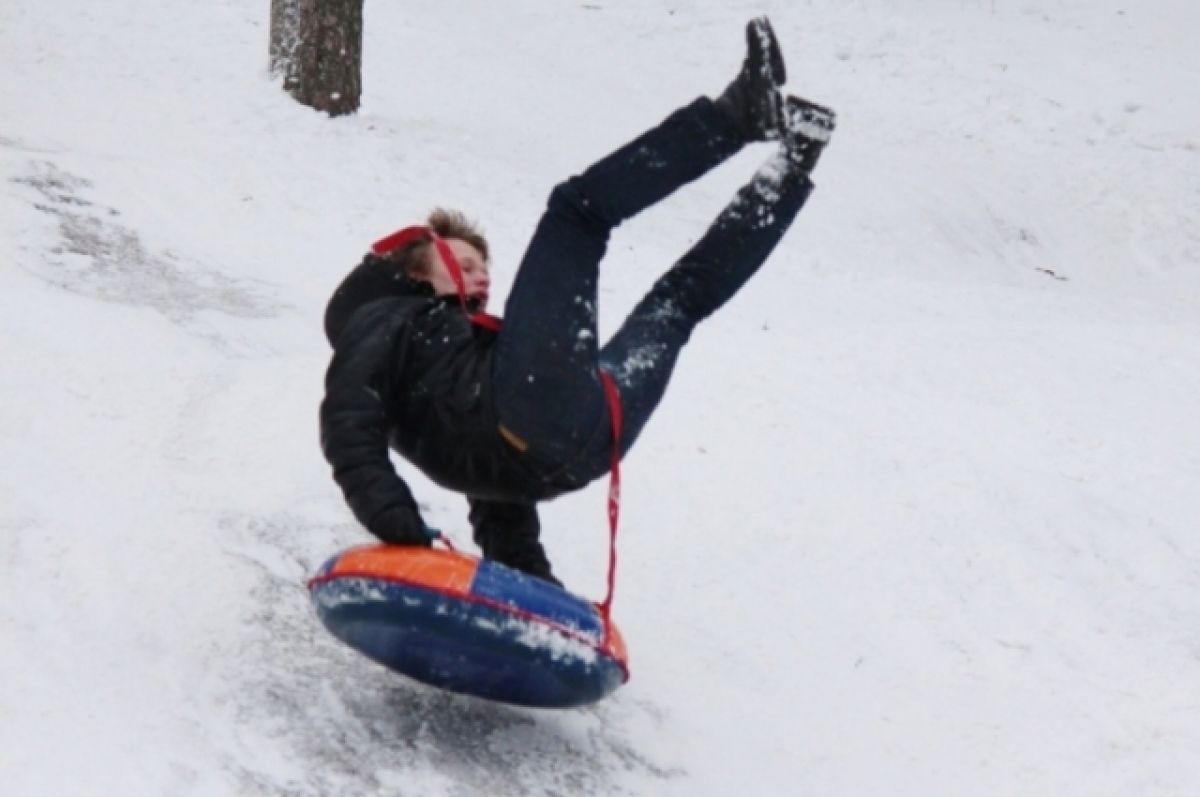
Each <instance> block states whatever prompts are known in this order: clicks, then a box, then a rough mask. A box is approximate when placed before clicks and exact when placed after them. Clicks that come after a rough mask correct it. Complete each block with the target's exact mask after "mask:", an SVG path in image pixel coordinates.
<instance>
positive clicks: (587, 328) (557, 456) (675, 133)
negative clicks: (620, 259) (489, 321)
mask: <svg viewBox="0 0 1200 797" xmlns="http://www.w3.org/2000/svg"><path fill="white" fill-rule="evenodd" d="M743 143H744V138H743V135H742V133H741V132H740V131H739V129H738V128H737V125H736V124H735V123H734V121H733V120H732V119H730V118H729V116H728V115H726V114H725V113H723V112H722V111H720V110H719V109H718V108H717V107H716V105H715V104H714V103H713V102H712V101H711V100H709V99H706V98H701V99H698V100H696V101H695V102H693V103H691V104H690V105H688V106H685V107H684V108H681V109H679V110H678V111H676V112H675V113H673V114H671V115H670V116H668V117H667V118H666V120H665V121H663V123H662V124H660V125H659V126H657V127H655V128H654V129H652V130H650V131H648V132H646V133H644V134H643V135H641V136H640V137H638V138H637V139H635V140H634V141H632V142H631V143H629V144H627V145H625V146H624V147H622V148H620V149H619V150H617V151H616V152H614V153H612V154H611V155H609V156H608V157H606V158H604V159H602V160H600V161H599V162H597V163H596V164H594V165H593V166H591V167H590V168H588V169H587V170H586V171H584V172H583V173H582V174H580V175H578V176H576V177H572V178H571V179H569V180H567V181H566V182H564V183H562V184H560V185H559V186H557V187H556V188H555V189H554V191H553V192H552V193H551V195H550V200H549V203H548V207H547V210H546V213H545V214H544V215H543V216H542V219H541V221H540V222H539V224H538V227H537V230H536V232H535V233H534V235H533V238H532V240H531V242H530V244H529V248H528V250H527V251H526V253H525V256H524V258H523V259H522V261H521V265H520V268H519V270H518V273H517V278H516V281H515V283H514V284H513V288H512V291H511V293H510V295H509V298H508V302H507V304H506V305H505V313H504V315H505V321H504V329H503V330H502V332H501V333H500V339H499V341H498V342H497V346H496V359H495V363H494V370H493V373H494V382H495V386H496V391H495V396H496V405H497V410H498V412H499V415H500V420H501V422H502V423H503V424H504V425H505V427H506V428H507V429H508V430H509V431H511V432H513V433H514V434H515V435H517V436H518V437H520V438H522V439H524V440H525V441H527V442H528V443H529V444H530V445H531V446H534V447H537V448H540V449H541V451H540V452H539V453H540V454H542V455H543V458H546V459H550V460H557V461H560V462H561V461H563V460H564V459H566V458H569V457H571V456H572V455H574V454H575V453H577V452H578V451H579V449H580V446H581V445H582V444H583V443H584V442H586V441H587V440H588V439H590V438H591V437H592V436H593V433H594V432H595V430H596V429H597V427H598V426H599V425H600V424H602V423H603V422H604V417H605V416H604V413H605V410H604V405H603V395H602V393H601V391H600V389H599V381H598V377H597V375H596V363H597V354H598V344H597V341H596V283H597V279H598V271H599V263H600V260H601V258H602V257H603V256H604V252H605V248H606V246H607V243H608V237H609V234H610V232H611V231H612V229H613V228H614V227H616V226H617V225H618V224H620V223H621V222H622V221H624V220H625V219H628V218H630V217H631V216H633V215H635V214H636V213H638V212H639V211H641V210H643V209H645V208H647V207H649V206H650V205H652V204H654V203H655V202H658V201H659V200H661V199H663V198H664V197H666V196H668V195H669V194H671V193H672V192H673V191H675V190H676V189H677V188H679V187H681V186H683V185H685V184H687V183H689V182H691V181H692V180H695V179H696V178H697V177H700V176H701V175H703V174H704V173H705V172H707V171H709V170H710V169H712V168H713V167H714V166H717V165H718V164H720V163H721V162H723V161H725V160H726V159H727V158H729V157H730V156H731V155H733V154H734V153H736V152H737V151H738V150H739V149H741V147H742V146H743ZM539 442H540V443H541V444H539Z"/></svg>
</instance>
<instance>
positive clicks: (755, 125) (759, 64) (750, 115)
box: [716, 17, 787, 141]
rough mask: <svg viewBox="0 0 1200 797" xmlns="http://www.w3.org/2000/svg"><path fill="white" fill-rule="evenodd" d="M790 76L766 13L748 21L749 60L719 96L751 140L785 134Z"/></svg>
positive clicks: (717, 101)
mask: <svg viewBox="0 0 1200 797" xmlns="http://www.w3.org/2000/svg"><path fill="white" fill-rule="evenodd" d="M786 79H787V69H786V68H785V67H784V64H783V52H782V51H780V49H779V42H778V41H776V39H775V32H774V31H773V30H771V23H770V22H769V21H768V20H767V18H766V17H760V18H758V19H752V20H750V22H749V23H748V24H747V25H746V60H745V62H744V63H743V64H742V71H741V72H738V76H737V77H736V78H734V79H733V82H732V83H730V84H729V86H728V87H727V88H726V89H725V91H724V93H722V94H721V96H720V97H718V98H717V99H716V104H717V107H718V108H720V109H721V110H722V111H724V112H725V113H726V114H727V115H728V116H729V117H730V118H731V119H733V121H734V122H736V123H737V126H738V128H739V129H740V130H741V131H742V135H743V136H744V137H745V139H746V140H747V141H774V140H776V139H778V138H781V137H782V136H783V122H784V114H783V95H782V94H780V92H779V87H780V86H782V85H783V84H784V81H785V80H786Z"/></svg>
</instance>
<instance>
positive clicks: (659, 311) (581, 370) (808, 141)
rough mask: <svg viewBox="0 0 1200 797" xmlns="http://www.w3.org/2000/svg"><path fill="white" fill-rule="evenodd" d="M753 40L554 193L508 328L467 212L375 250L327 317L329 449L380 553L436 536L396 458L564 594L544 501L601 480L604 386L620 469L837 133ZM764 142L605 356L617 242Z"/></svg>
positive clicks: (608, 441)
mask: <svg viewBox="0 0 1200 797" xmlns="http://www.w3.org/2000/svg"><path fill="white" fill-rule="evenodd" d="M746 37H747V45H748V48H747V55H746V59H745V62H744V63H743V65H742V69H741V71H740V72H739V73H738V75H737V77H736V78H735V79H734V81H733V82H732V83H731V84H730V85H729V86H728V87H727V88H726V89H725V91H724V92H723V93H722V94H721V95H720V96H719V97H718V98H717V99H716V100H710V99H708V98H705V97H701V98H700V99H698V100H696V101H695V102H693V103H691V104H690V105H687V106H685V107H683V108H681V109H679V110H678V111H676V112H675V113H673V114H671V115H670V116H669V117H667V119H666V120H664V121H663V122H662V123H661V124H660V125H659V126H658V127H655V128H654V129H652V130H650V131H648V132H646V133H644V134H643V135H642V136H640V137H638V138H637V139H635V140H634V141H632V142H631V143H629V144H627V145H625V146H624V147H622V148H620V149H618V150H617V151H616V152H614V153H612V154H611V155H609V156H608V157H606V158H604V159H602V160H600V161H598V162H597V163H595V164H594V165H592V166H591V167H590V168H588V169H587V170H586V171H584V172H583V173H582V174H580V175H578V176H575V177H572V178H570V179H569V180H567V181H566V182H564V183H562V184H560V185H559V186H557V187H556V188H555V189H554V190H553V192H552V193H551V195H550V199H549V202H548V206H547V210H546V212H545V214H544V215H543V217H542V219H541V221H540V222H539V224H538V227H537V230H536V231H535V233H534V235H533V238H532V239H531V241H530V244H529V248H528V250H527V251H526V253H525V255H524V257H523V259H522V261H521V264H520V268H519V269H518V272H517V276H516V281H515V282H514V284H513V289H512V291H511V292H510V295H509V298H508V301H507V304H506V306H505V321H504V325H503V328H499V325H498V324H496V323H489V319H490V321H492V322H495V321H497V320H496V319H491V318H490V317H484V316H481V315H479V312H480V311H482V310H483V309H484V308H485V307H486V304H487V301H488V291H489V281H488V246H487V241H486V240H485V239H484V237H483V236H482V235H481V234H480V233H479V231H478V230H477V229H476V228H475V227H474V226H473V225H472V224H471V223H470V222H468V221H467V220H466V219H465V218H464V217H463V216H462V215H461V214H458V213H455V212H448V211H441V210H439V211H435V212H434V214H433V215H432V216H431V217H430V218H429V221H428V226H426V227H420V228H410V229H409V230H406V231H403V232H402V233H400V234H398V235H397V236H393V237H392V238H391V239H390V240H385V241H383V242H380V244H377V245H376V248H375V253H373V254H369V255H367V257H366V258H365V259H364V261H363V262H362V264H361V265H359V266H358V267H357V268H356V269H354V271H352V272H351V273H350V275H349V276H347V277H346V279H345V280H344V281H343V282H342V284H341V286H340V287H339V288H338V290H337V291H336V292H335V293H334V295H333V297H332V298H331V300H330V302H329V305H328V307H327V309H326V314H325V332H326V335H327V337H328V338H329V341H330V343H331V344H332V345H333V347H334V356H333V361H332V363H331V364H330V367H329V371H328V373H327V376H326V395H325V400H324V402H323V403H322V405H321V442H322V448H323V450H324V453H325V456H326V459H328V461H329V463H330V464H331V465H332V466H333V475H334V479H335V480H336V481H337V483H338V484H339V485H340V486H341V488H342V490H343V492H344V494H345V497H346V500H347V502H348V503H349V505H350V507H351V509H352V510H353V511H354V514H355V516H356V517H357V518H358V520H359V521H360V522H361V523H362V524H363V525H364V526H366V528H367V529H369V530H370V531H371V533H373V534H374V535H375V536H376V537H378V538H379V539H380V540H382V541H384V542H386V543H391V544H396V545H428V544H429V542H430V538H431V533H430V531H429V529H428V528H427V527H426V525H425V522H424V520H423V518H422V517H421V514H420V512H419V510H418V508H417V503H416V501H415V499H414V498H413V495H412V493H411V491H410V490H409V488H408V486H407V485H406V484H405V482H404V481H403V479H401V478H400V476H399V475H398V474H397V473H396V470H395V468H394V467H393V466H392V464H391V462H390V460H389V459H388V448H389V447H390V448H392V449H393V450H395V451H396V452H397V453H399V454H400V455H401V456H402V457H403V458H404V459H406V460H407V461H408V462H410V463H412V464H413V465H415V466H416V467H418V468H419V469H420V470H421V471H422V472H424V473H425V474H426V475H427V476H428V477H429V478H430V479H432V480H433V481H434V482H436V483H438V484H440V485H441V486H443V487H446V488H448V489H450V490H454V491H457V492H461V493H463V494H465V495H466V496H467V499H468V501H469V504H470V515H469V518H470V522H471V525H472V527H473V530H474V538H475V541H476V543H477V544H478V545H479V546H480V548H481V549H482V551H483V555H484V556H485V557H486V558H489V559H494V560H496V561H499V562H500V563H502V564H505V565H508V566H510V567H513V568H515V569H517V570H521V571H524V572H526V573H528V574H530V575H533V576H535V577H538V578H542V579H545V580H547V581H550V582H552V583H555V584H559V582H558V580H557V579H556V578H555V577H554V575H553V573H552V571H551V567H550V563H549V561H547V559H546V555H545V552H544V550H543V548H542V546H541V543H540V542H539V539H538V538H539V534H540V526H539V522H538V515H537V508H536V504H537V502H539V501H544V500H548V499H550V498H554V497H556V496H558V495H561V494H563V493H566V492H570V491H573V490H578V489H580V488H582V487H584V486H585V485H586V484H588V483H589V482H591V481H592V480H594V479H596V478H599V477H600V476H603V475H604V474H605V473H607V472H608V470H609V467H610V464H611V457H612V454H613V452H612V450H611V447H612V439H613V436H612V427H611V425H610V424H611V419H610V417H609V412H608V407H607V405H606V402H605V392H604V386H603V384H602V376H601V372H603V373H604V374H606V375H607V378H609V379H611V380H612V382H613V383H615V386H616V390H617V393H618V394H619V398H620V404H621V409H622V415H623V419H624V420H623V428H624V431H623V433H622V435H621V439H620V443H619V448H620V451H619V454H620V455H621V456H624V454H626V453H627V452H628V451H629V449H630V448H631V447H632V445H633V443H634V441H635V440H636V439H637V437H638V434H639V433H640V432H641V430H642V428H643V426H644V425H645V423H646V421H647V420H648V419H649V417H650V415H651V413H652V412H653V410H654V408H655V407H656V406H657V405H658V402H659V400H660V399H661V398H662V395H663V393H664V391H665V390H666V386H667V382H668V380H669V378H670V375H671V371H672V369H673V368H674V364H675V361H676V358H677V356H678V354H679V351H680V349H681V348H682V347H683V345H684V344H685V343H686V342H687V340H688V338H689V337H690V335H691V332H692V330H693V329H694V328H695V326H696V325H697V324H698V323H699V322H700V321H701V320H703V319H704V318H706V317H708V316H709V315H710V314H712V313H713V312H714V311H715V310H716V309H717V308H719V307H720V306H721V305H722V304H724V303H725V302H726V301H728V300H729V298H730V297H732V296H733V295H734V293H736V292H737V290H738V289H739V288H740V287H741V286H742V285H743V284H745V282H746V281H747V280H748V279H749V278H750V277H751V276H752V275H753V274H754V273H755V272H756V271H757V270H758V268H759V266H761V265H762V263H763V261H764V260H765V259H766V257H767V255H769V254H770V252H771V251H772V250H773V249H774V247H775V245H776V244H777V243H778V242H779V240H780V239H781V238H782V236H783V234H784V232H785V231H786V230H787V228H788V227H789V226H790V224H791V222H792V220H793V219H794V218H795V216H796V214H797V213H798V212H799V210H800V207H801V206H802V205H803V203H804V201H805V199H806V198H807V197H808V194H809V192H810V191H811V190H812V182H811V181H810V179H809V174H810V173H811V171H812V169H813V167H814V166H815V165H816V162H817V158H818V157H819V155H820V153H821V151H822V149H823V147H824V145H825V144H826V143H827V142H828V140H829V137H830V134H831V133H832V131H833V128H834V114H833V112H832V111H830V110H828V109H826V108H822V107H821V106H818V105H815V104H813V103H810V102H807V101H805V100H801V99H798V98H796V97H788V98H787V99H786V100H785V99H784V97H783V95H782V93H781V91H780V87H781V86H782V85H783V83H784V80H785V68H784V62H783V56H782V53H781V52H780V49H779V45H778V42H777V41H776V39H775V35H774V33H773V31H772V30H771V26H770V24H769V23H768V22H767V20H766V19H759V20H754V21H752V22H750V23H749V25H747V28H746ZM756 141H778V142H780V151H779V153H778V155H776V156H775V157H774V158H772V160H771V161H769V162H768V163H767V164H766V165H765V166H764V167H763V168H761V169H760V170H759V171H758V173H757V174H755V176H754V177H753V179H752V180H751V181H750V182H749V183H748V184H747V185H746V186H745V187H744V188H742V189H741V190H740V191H739V192H738V194H737V196H736V197H735V198H734V200H733V201H732V202H731V203H730V205H729V206H728V207H726V208H725V210H724V211H722V212H721V214H720V215H719V216H718V217H717V219H716V221H715V222H714V223H713V225H712V226H711V227H710V228H709V230H708V231H707V232H706V233H705V235H704V236H703V237H702V238H701V239H700V240H699V241H698V242H697V243H696V244H695V246H693V247H692V249H691V250H690V251H689V252H688V253H687V254H685V255H684V256H683V257H682V258H681V259H680V260H679V262H677V263H676V264H675V265H674V266H672V267H671V268H670V269H669V270H668V271H667V272H666V273H665V274H664V275H663V276H662V277H661V278H660V279H659V280H658V281H657V282H656V283H655V285H654V286H653V287H652V288H651V290H650V292H649V293H648V294H647V295H646V297H645V298H644V299H643V300H642V301H641V302H640V303H639V304H638V305H637V307H636V308H635V309H634V310H633V311H632V313H631V314H630V315H629V317H628V318H627V319H626V320H625V322H624V324H623V325H622V326H621V328H620V329H619V330H618V331H617V333H616V334H615V335H614V336H613V338H612V340H610V341H609V342H608V343H607V344H606V345H604V346H603V347H601V346H599V344H598V341H597V338H596V298H597V297H596V285H597V277H598V270H599V264H600V261H601V259H602V258H603V256H604V251H605V247H606V244H607V241H608V236H609V233H610V232H611V231H612V229H613V228H614V227H616V226H617V225H618V224H619V223H621V221H623V220H625V219H628V218H630V217H632V216H633V215H635V214H636V213H638V212H639V211H641V210H643V209H645V208H647V207H649V206H650V205H652V204H654V203H655V202H658V201H660V200H661V199H664V198H665V197H667V196H668V195H669V194H671V193H672V192H673V191H674V190H676V189H677V188H679V187H681V186H683V185H685V184H686V183H688V182H691V181H692V180H694V179H696V178H698V177H700V176H701V175H703V174H704V173H705V172H707V171H709V170H710V169H712V168H713V167H715V166H717V165H718V164H720V163H722V162H723V161H725V160H726V159H728V158H729V157H730V156H732V155H733V154H734V153H736V152H738V151H739V150H740V149H741V148H742V147H743V146H744V145H746V144H747V143H750V142H756ZM472 314H474V315H472ZM473 322H474V323H473Z"/></svg>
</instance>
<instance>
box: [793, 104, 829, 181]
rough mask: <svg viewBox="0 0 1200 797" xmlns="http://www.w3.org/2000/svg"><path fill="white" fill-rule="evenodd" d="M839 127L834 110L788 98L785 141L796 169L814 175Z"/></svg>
mask: <svg viewBox="0 0 1200 797" xmlns="http://www.w3.org/2000/svg"><path fill="white" fill-rule="evenodd" d="M835 127H837V114H835V113H834V112H833V110H832V109H830V108H826V107H824V106H823V105H817V104H816V103H815V102H809V101H808V100H802V99H800V98H799V97H788V98H787V123H786V131H785V132H784V137H783V140H784V147H785V149H786V151H787V158H788V163H789V164H791V166H792V168H794V169H796V170H797V171H799V172H802V173H803V174H811V173H812V170H813V168H814V167H815V166H816V165H817V159H818V158H820V157H821V152H822V151H823V150H824V149H825V145H826V144H828V143H829V139H830V138H831V137H832V136H833V130H834V128H835Z"/></svg>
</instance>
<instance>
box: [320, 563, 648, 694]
mask: <svg viewBox="0 0 1200 797" xmlns="http://www.w3.org/2000/svg"><path fill="white" fill-rule="evenodd" d="M308 586H309V592H310V595H311V597H312V602H313V607H314V608H315V609H316V612H317V615H318V616H319V617H320V618H321V622H322V623H323V624H324V625H325V627H326V628H327V629H328V630H329V631H330V633H332V634H333V635H334V636H335V637H337V638H338V639H340V640H341V641H342V642H344V643H346V644H347V645H349V646H350V647H352V648H354V649H355V650H357V651H359V652H360V653H362V654H364V655H366V656H367V657H369V658H371V659H374V660H375V661H377V662H379V663H380V664H382V665H384V666H385V667H388V668H389V669H392V670H395V671H396V672H399V673H403V674H404V675H407V676H409V677H410V678H414V679H416V680H418V681H421V682H423V683H426V684H430V685H431V686H436V687H438V688H441V689H446V690H449V691H452V692H459V693H462V694H468V695H474V696H476V697H482V698H486V699H488V700H497V701H500V702H504V703H513V704H516V705H521V706H535V707H540V708H570V707H574V706H582V705H587V704H589V703H594V702H596V701H598V700H600V699H601V698H603V697H605V696H607V695H609V694H611V693H612V692H613V691H614V690H615V689H616V688H617V687H618V686H620V685H621V684H623V683H624V682H625V681H627V680H628V679H629V669H628V657H627V655H626V652H625V643H624V641H623V640H622V639H621V635H620V633H619V632H618V631H617V629H616V626H614V625H613V624H612V623H611V622H607V623H606V622H605V620H604V618H603V617H602V616H601V614H600V612H599V611H598V610H597V608H596V606H595V605H594V604H592V603H589V602H588V601H585V600H583V599H582V598H579V597H578V596H575V595H572V594H571V593H569V592H567V591H565V590H563V589H560V588H558V587H556V586H554V585H553V584H550V583H547V582H545V581H542V580H540V579H536V578H532V577H530V576H527V575H525V574H524V573H520V572H518V571H516V570H512V569H510V568H508V567H505V566H503V565H501V564H498V563H496V562H491V561H487V560H480V559H477V558H475V557H473V556H468V555H466V554H462V553H458V552H455V551H444V550H439V549H434V548H414V547H397V546H388V545H369V546H363V547H357V548H351V549H349V550H346V551H343V552H342V553H340V554H338V555H337V556H334V557H333V558H332V559H330V560H329V561H328V562H326V563H325V565H324V566H323V567H322V568H321V569H320V571H319V572H318V573H317V575H316V576H314V577H313V578H312V580H311V581H310V582H309V585H308Z"/></svg>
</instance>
